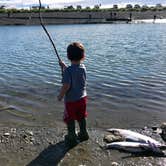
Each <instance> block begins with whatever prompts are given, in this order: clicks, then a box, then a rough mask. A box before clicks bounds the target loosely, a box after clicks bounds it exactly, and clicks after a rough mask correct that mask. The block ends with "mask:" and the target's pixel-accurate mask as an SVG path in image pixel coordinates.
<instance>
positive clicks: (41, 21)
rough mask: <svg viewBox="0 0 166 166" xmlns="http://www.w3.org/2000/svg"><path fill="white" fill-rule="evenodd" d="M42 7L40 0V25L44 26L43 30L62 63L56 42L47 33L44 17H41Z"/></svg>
mask: <svg viewBox="0 0 166 166" xmlns="http://www.w3.org/2000/svg"><path fill="white" fill-rule="evenodd" d="M41 7H42V5H41V0H39V19H40V25H41V26H42V28H43V30H44V31H45V33H46V34H47V36H48V38H49V40H50V42H51V44H52V46H53V48H54V51H55V54H56V56H57V58H58V61H59V62H62V60H61V58H60V56H59V54H58V51H57V49H56V46H55V44H54V42H53V40H52V38H51V36H50V34H49V32H48V31H47V29H46V27H45V26H44V22H43V19H42V16H41Z"/></svg>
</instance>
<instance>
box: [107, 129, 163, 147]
mask: <svg viewBox="0 0 166 166" xmlns="http://www.w3.org/2000/svg"><path fill="white" fill-rule="evenodd" d="M107 131H108V132H111V133H112V134H114V135H117V136H119V135H120V136H122V137H124V138H125V141H129V142H138V143H146V144H149V142H150V143H152V144H155V145H156V146H158V145H161V143H160V142H158V141H156V140H155V139H153V138H151V137H149V136H146V135H142V134H140V133H138V132H134V131H131V130H126V129H117V128H111V129H107Z"/></svg>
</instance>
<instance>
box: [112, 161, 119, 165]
mask: <svg viewBox="0 0 166 166" xmlns="http://www.w3.org/2000/svg"><path fill="white" fill-rule="evenodd" d="M118 165H119V164H118V163H117V162H112V163H111V166H118Z"/></svg>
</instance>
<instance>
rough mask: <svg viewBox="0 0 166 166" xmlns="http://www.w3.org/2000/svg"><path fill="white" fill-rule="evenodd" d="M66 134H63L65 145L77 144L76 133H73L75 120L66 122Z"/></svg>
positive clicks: (72, 145)
mask: <svg viewBox="0 0 166 166" xmlns="http://www.w3.org/2000/svg"><path fill="white" fill-rule="evenodd" d="M67 129H68V134H67V135H66V136H65V143H66V145H67V146H69V147H70V148H71V147H74V146H75V145H77V143H78V142H77V135H76V133H75V121H70V122H69V123H68V124H67Z"/></svg>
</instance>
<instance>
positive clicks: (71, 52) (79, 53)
mask: <svg viewBox="0 0 166 166" xmlns="http://www.w3.org/2000/svg"><path fill="white" fill-rule="evenodd" d="M67 57H68V59H69V60H71V61H80V60H82V59H83V58H84V57H85V49H84V46H83V45H82V44H81V43H79V42H74V43H71V44H70V45H69V46H68V47H67Z"/></svg>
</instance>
